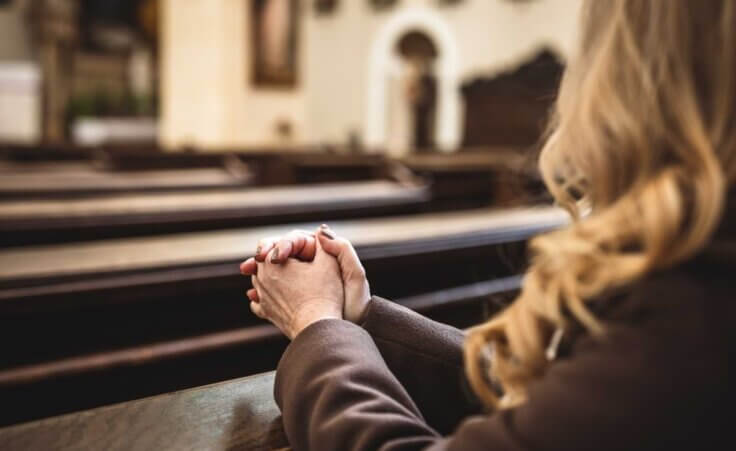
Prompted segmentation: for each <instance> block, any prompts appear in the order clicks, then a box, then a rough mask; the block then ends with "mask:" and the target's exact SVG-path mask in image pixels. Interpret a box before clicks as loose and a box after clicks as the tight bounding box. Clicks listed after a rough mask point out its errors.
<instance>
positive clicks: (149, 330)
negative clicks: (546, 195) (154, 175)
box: [0, 207, 565, 425]
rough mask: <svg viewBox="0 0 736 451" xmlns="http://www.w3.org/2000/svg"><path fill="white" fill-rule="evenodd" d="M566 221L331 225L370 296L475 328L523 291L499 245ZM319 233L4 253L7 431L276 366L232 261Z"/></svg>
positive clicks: (490, 217) (492, 215)
mask: <svg viewBox="0 0 736 451" xmlns="http://www.w3.org/2000/svg"><path fill="white" fill-rule="evenodd" d="M564 222H565V214H564V213H563V212H562V211H560V210H558V209H555V208H551V207H536V208H520V209H504V210H498V209H478V210H471V211H464V212H451V213H431V214H420V215H407V216H399V217H388V218H371V219H363V220H350V221H336V222H331V225H332V227H333V228H334V229H335V230H336V231H337V232H338V233H339V234H341V235H344V236H346V237H347V238H348V239H350V240H351V241H352V242H353V243H354V244H355V246H356V250H357V252H358V254H359V256H360V257H361V260H362V261H363V263H364V265H365V267H366V270H367V272H368V274H369V278H370V281H371V288H372V290H373V292H374V293H375V294H378V295H382V296H385V297H388V298H390V299H394V300H396V301H397V302H399V303H401V304H403V305H406V306H408V307H410V308H413V309H416V310H419V311H422V312H423V313H426V314H427V315H429V316H430V317H433V318H434V319H437V320H440V321H443V322H446V323H449V324H452V325H455V326H456V327H467V326H469V325H471V324H475V323H477V322H478V321H481V320H483V318H485V317H487V316H488V315H489V314H491V313H492V312H493V311H495V310H497V308H498V307H497V306H496V307H493V306H491V305H489V303H490V301H491V295H494V294H497V293H499V292H507V291H513V290H515V289H516V288H517V287H518V280H517V279H515V278H514V277H513V275H514V274H516V273H517V272H516V271H518V268H516V269H515V268H511V267H510V266H509V265H507V262H508V259H507V257H508V255H509V254H508V252H505V250H514V249H516V250H519V251H520V252H519V253H518V254H523V246H524V242H525V241H526V240H527V239H528V238H529V237H530V236H532V235H535V234H537V233H539V232H542V231H545V230H549V229H551V228H556V227H559V226H560V225H562V224H564ZM317 225H318V223H303V224H291V225H282V226H263V227H252V228H243V229H234V230H223V231H210V232H198V233H187V234H181V235H168V236H155V237H145V238H124V239H116V240H106V241H100V242H89V243H73V244H59V245H51V246H32V247H27V248H12V249H6V250H0V341H1V342H3V343H14V344H15V345H13V346H8V347H7V349H6V353H5V355H4V357H5V358H4V362H3V364H0V399H5V400H7V402H9V403H11V404H12V405H14V406H16V408H14V409H12V410H6V411H3V412H0V425H2V424H11V423H17V422H19V421H25V420H30V419H33V418H40V417H43V416H49V415H55V414H59V413H63V412H69V411H72V410H78V409H85V408H90V407H93V406H97V405H101V404H109V403H113V402H119V401H123V400H128V399H134V398H138V397H141V396H148V395H151V394H156V393H163V392H167V391H172V390H176V389H180V388H186V387H192V386H197V385H203V384H207V383H211V382H215V381H218V380H225V379H232V378H236V377H240V376H243V375H247V374H254V373H256V372H261V371H266V370H269V369H273V368H274V367H275V363H276V361H277V360H278V357H279V355H280V354H281V352H282V351H283V348H284V346H285V345H286V341H285V340H284V339H283V338H282V337H281V336H280V334H279V333H278V332H277V331H276V330H275V329H274V328H273V327H272V326H270V325H268V324H264V323H263V321H261V320H259V319H258V318H256V317H255V316H253V315H252V313H251V312H250V311H249V308H248V305H247V302H244V292H245V290H246V289H248V288H249V287H250V280H249V278H246V277H242V276H240V275H239V273H238V263H239V262H240V261H242V260H243V259H244V258H246V257H248V256H250V255H251V254H252V253H253V252H254V250H255V248H256V245H257V240H258V239H259V238H262V237H264V236H272V235H280V234H283V233H285V232H287V231H289V230H291V229H293V228H302V229H314V228H316V226H317ZM399 275H400V276H399ZM509 277H511V278H509ZM244 356H246V357H244ZM101 379H104V380H105V381H106V383H105V384H104V385H100V384H98V383H97V381H99V380H101ZM29 396H30V397H32V398H33V399H43V400H44V403H43V405H39V404H38V403H33V404H26V403H24V402H23V399H26V398H28V397H29Z"/></svg>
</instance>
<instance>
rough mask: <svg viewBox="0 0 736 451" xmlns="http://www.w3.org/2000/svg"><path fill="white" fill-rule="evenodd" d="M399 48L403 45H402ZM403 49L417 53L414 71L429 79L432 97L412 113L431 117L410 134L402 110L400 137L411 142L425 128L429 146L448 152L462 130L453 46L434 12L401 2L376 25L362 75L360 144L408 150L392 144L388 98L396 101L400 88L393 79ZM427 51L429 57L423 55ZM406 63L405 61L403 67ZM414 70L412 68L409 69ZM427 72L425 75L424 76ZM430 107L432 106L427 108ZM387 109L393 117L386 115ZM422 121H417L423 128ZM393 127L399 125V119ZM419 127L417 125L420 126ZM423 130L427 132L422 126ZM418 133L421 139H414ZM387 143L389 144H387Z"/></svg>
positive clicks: (399, 68) (391, 107)
mask: <svg viewBox="0 0 736 451" xmlns="http://www.w3.org/2000/svg"><path fill="white" fill-rule="evenodd" d="M402 48H403V50H402ZM406 53H408V54H413V55H417V54H421V55H424V56H423V57H422V59H423V61H424V63H419V64H418V65H419V66H421V65H422V64H425V65H426V67H425V68H424V69H422V70H418V71H417V72H419V74H420V76H421V74H422V73H423V74H424V76H425V83H426V85H427V86H428V87H429V85H431V84H433V85H434V88H430V89H433V90H434V93H435V94H434V99H433V100H431V102H429V104H433V105H434V106H433V107H427V104H425V105H423V106H422V107H421V108H424V110H425V111H426V112H425V113H422V114H423V116H422V115H420V116H418V118H417V120H423V119H420V118H421V117H424V118H429V119H431V120H430V121H429V122H428V124H429V125H428V126H427V127H426V128H425V129H424V130H419V131H418V132H417V134H416V135H415V134H414V132H413V129H414V128H415V127H413V126H412V125H411V122H412V121H413V120H412V119H411V114H408V113H405V114H404V118H403V120H404V122H405V124H404V125H403V126H404V127H405V128H406V129H409V131H408V132H407V131H406V130H404V133H405V135H404V136H405V137H406V136H407V133H408V138H407V139H408V140H405V141H404V142H409V143H414V142H415V141H416V140H420V141H421V139H425V138H426V133H430V139H428V141H429V142H430V145H431V146H432V147H434V148H436V149H438V150H440V151H453V150H455V149H457V146H458V145H459V143H460V136H461V130H462V124H461V116H460V114H461V113H460V101H461V99H460V91H459V89H460V79H459V61H460V56H459V54H458V48H457V45H456V42H455V37H454V35H453V34H452V31H451V30H450V28H449V27H448V26H447V24H446V23H445V22H444V19H442V17H441V16H440V15H439V14H438V13H437V12H435V11H433V10H431V9H429V8H426V7H419V6H417V7H407V8H404V9H402V10H400V11H398V12H397V13H396V14H394V15H393V16H391V17H390V18H389V19H388V20H387V22H386V23H385V24H384V25H383V26H382V27H381V28H380V29H379V31H378V33H377V35H376V39H375V41H374V43H373V47H372V52H371V60H370V66H369V75H368V93H367V94H368V96H367V99H366V101H367V103H366V104H367V109H366V116H365V127H364V130H365V143H366V145H367V146H368V147H369V148H373V149H389V150H390V151H391V152H392V153H394V154H397V153H404V152H405V151H407V150H408V149H403V150H402V149H401V147H402V146H397V145H396V142H392V140H393V141H396V131H395V130H393V131H392V130H391V127H392V126H393V127H396V126H397V125H396V123H395V121H397V120H399V121H401V118H400V117H397V114H396V111H398V109H397V108H395V106H394V105H393V103H394V102H395V101H396V100H397V97H399V95H398V94H397V93H398V92H399V91H398V90H399V89H400V88H398V87H397V86H396V80H397V79H401V78H402V77H403V76H404V75H405V72H407V70H408V69H407V62H408V61H409V60H410V58H408V57H407V56H406ZM428 56H429V57H428ZM409 67H411V66H409ZM411 70H415V69H411ZM427 76H429V77H430V78H431V79H433V80H430V79H428V78H426V77H427ZM432 110H433V111H432ZM392 114H393V116H394V117H391V116H392ZM426 125H427V124H424V125H422V126H421V127H425V126H426ZM398 126H399V127H401V126H402V125H401V124H399V125H398ZM421 127H420V128H421ZM427 130H428V131H427ZM420 138H421V139H420ZM391 147H393V149H392V148H391Z"/></svg>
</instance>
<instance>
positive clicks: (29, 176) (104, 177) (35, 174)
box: [0, 164, 253, 197]
mask: <svg viewBox="0 0 736 451" xmlns="http://www.w3.org/2000/svg"><path fill="white" fill-rule="evenodd" d="M77 166H79V165H77ZM2 169H4V170H3V172H5V173H3V174H2V177H0V195H5V196H10V195H11V194H15V196H16V197H22V196H24V197H30V196H39V195H46V196H54V197H61V196H63V195H71V194H80V193H81V194H100V193H108V192H133V191H163V190H173V189H176V190H183V189H204V188H223V187H237V186H246V185H247V184H248V183H249V182H250V181H251V180H252V178H253V176H252V175H251V174H249V173H247V172H241V173H233V172H230V171H227V170H224V169H219V168H203V169H168V170H149V171H131V172H108V171H97V170H90V169H87V168H83V167H78V168H74V167H73V166H72V165H71V164H67V165H63V164H62V165H60V166H59V167H55V168H49V169H46V170H31V169H28V168H22V167H19V165H15V166H14V167H13V169H12V171H13V172H12V173H10V172H11V169H9V168H7V167H6V168H1V167H0V170H2Z"/></svg>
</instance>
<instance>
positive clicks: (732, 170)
mask: <svg viewBox="0 0 736 451" xmlns="http://www.w3.org/2000/svg"><path fill="white" fill-rule="evenodd" d="M580 37H581V44H580V46H579V49H578V52H577V53H576V55H575V56H574V57H573V58H572V59H571V62H570V63H569V64H568V68H567V70H566V72H565V75H564V77H563V81H562V86H561V89H560V94H559V98H558V101H557V105H556V111H555V114H554V120H553V124H552V126H551V128H550V130H551V131H550V134H549V137H548V139H547V142H546V144H545V146H544V148H543V150H542V153H541V156H540V162H539V163H540V169H541V172H542V175H543V178H544V181H545V183H546V185H547V187H548V188H549V190H550V191H551V193H552V194H553V196H554V197H555V199H556V201H557V203H558V204H559V205H561V206H563V207H564V208H566V209H567V210H568V211H569V212H570V213H571V215H572V217H573V222H572V224H571V225H570V226H569V227H566V228H564V229H561V230H557V231H554V232H551V233H548V234H545V235H542V236H539V237H536V238H534V239H533V240H532V241H531V245H530V248H531V252H532V260H531V264H530V268H529V270H528V271H527V273H526V275H525V277H524V283H523V288H522V291H521V294H520V295H519V297H518V298H517V299H516V300H515V301H514V303H513V304H511V305H510V306H509V307H508V308H507V309H506V310H504V311H503V312H501V313H500V314H499V315H497V316H496V317H494V318H492V319H491V320H490V321H488V322H486V323H484V324H482V325H480V326H477V327H475V328H473V329H471V330H470V331H469V333H468V337H467V340H466V345H465V362H466V372H467V375H468V378H469V380H470V383H471V385H472V387H473V388H474V390H475V392H476V393H477V394H478V396H479V397H480V398H481V399H482V400H483V401H484V402H485V403H486V404H487V405H488V406H490V407H499V408H508V407H512V406H516V405H518V404H520V403H523V402H524V401H525V400H526V387H527V386H528V384H529V383H530V382H531V381H533V380H535V379H538V378H540V377H542V376H543V374H544V372H545V370H546V368H547V366H548V364H549V359H548V358H547V357H546V356H545V350H546V349H547V347H548V345H549V343H550V340H551V339H552V336H553V335H554V332H555V331H557V330H565V329H567V328H569V327H570V326H571V325H572V324H573V323H578V324H581V325H582V326H584V327H585V329H586V330H587V331H588V333H591V334H593V335H600V334H602V333H604V332H605V329H604V327H603V324H602V323H601V321H600V320H599V319H598V318H597V317H596V316H595V315H594V314H592V313H591V311H590V309H589V308H588V305H587V304H588V302H589V301H591V300H593V299H594V298H596V297H597V296H600V295H601V294H603V293H604V292H605V291H607V290H610V289H612V288H615V287H620V286H623V285H627V284H630V283H631V282H633V281H635V280H638V279H641V278H642V277H644V276H645V275H646V274H648V273H650V272H651V271H654V270H658V269H663V268H667V267H671V266H672V265H675V264H677V263H679V262H682V261H684V260H686V259H687V258H688V257H691V256H693V254H694V253H696V252H697V251H698V250H699V249H701V248H702V247H703V246H704V245H705V244H706V243H707V241H708V240H709V238H710V237H711V235H712V234H713V232H714V229H715V228H716V227H717V225H718V224H719V222H720V218H721V211H722V208H723V204H724V199H725V196H726V189H727V186H728V184H729V182H732V181H733V180H734V177H735V175H736V151H735V150H734V149H735V144H736V122H735V121H736V111H734V106H736V104H735V102H736V92H735V89H736V66H735V64H736V47H735V46H736V5H734V2H733V1H731V0H708V1H690V0H673V1H669V0H606V1H595V0H593V1H588V2H586V3H585V6H584V7H583V26H582V33H581V36H580ZM489 349H490V350H492V352H491V353H490V354H489V353H488V352H487V351H488V350H489ZM484 355H488V356H489V357H488V358H489V359H490V361H489V362H484V359H483V358H482V357H483V356H484ZM496 385H500V390H499V389H498V388H494V386H496Z"/></svg>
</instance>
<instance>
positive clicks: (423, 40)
mask: <svg viewBox="0 0 736 451" xmlns="http://www.w3.org/2000/svg"><path fill="white" fill-rule="evenodd" d="M396 52H397V57H396V59H395V60H394V70H393V71H392V73H393V76H392V83H391V88H390V97H389V121H388V122H389V139H388V147H389V151H390V152H391V153H392V154H395V155H401V154H406V153H407V152H409V151H411V150H415V151H419V152H422V151H428V150H431V149H433V148H434V135H435V122H436V112H437V97H438V96H437V78H436V76H435V74H434V66H435V64H434V63H435V60H436V58H437V55H438V53H437V49H436V47H435V45H434V43H433V42H432V40H431V39H430V38H429V37H428V36H427V35H426V34H424V33H423V32H421V31H411V32H409V33H406V34H405V35H404V36H403V37H402V38H401V39H400V40H399V42H398V44H397V47H396Z"/></svg>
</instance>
